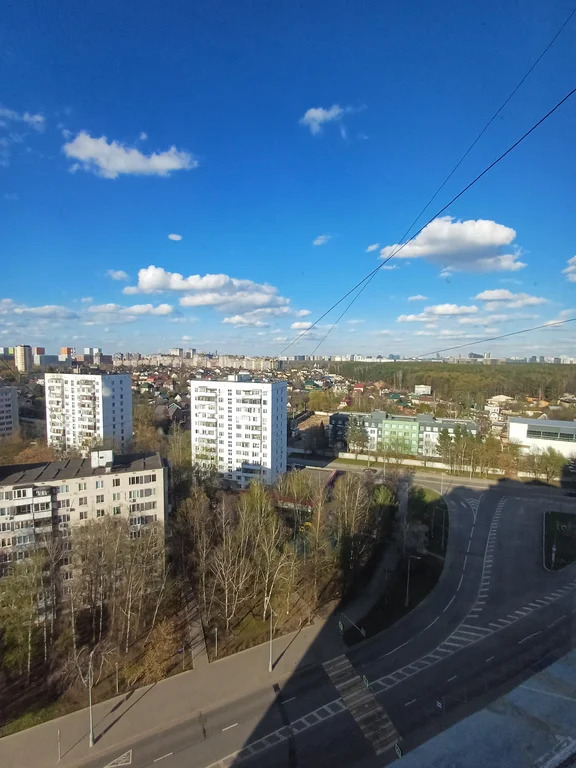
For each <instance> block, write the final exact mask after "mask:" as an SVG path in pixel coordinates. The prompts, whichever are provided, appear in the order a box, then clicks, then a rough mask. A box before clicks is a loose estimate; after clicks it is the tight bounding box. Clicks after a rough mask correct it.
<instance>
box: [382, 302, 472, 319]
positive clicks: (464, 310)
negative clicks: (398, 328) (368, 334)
mask: <svg viewBox="0 0 576 768" xmlns="http://www.w3.org/2000/svg"><path fill="white" fill-rule="evenodd" d="M476 312H478V307H476V306H474V305H472V306H466V305H463V306H459V305H458V304H435V305H433V306H431V307H426V308H425V309H424V311H423V312H420V313H419V314H417V315H400V316H399V317H397V318H396V322H397V323H430V322H436V320H437V319H438V318H439V317H459V316H460V315H473V314H476Z"/></svg>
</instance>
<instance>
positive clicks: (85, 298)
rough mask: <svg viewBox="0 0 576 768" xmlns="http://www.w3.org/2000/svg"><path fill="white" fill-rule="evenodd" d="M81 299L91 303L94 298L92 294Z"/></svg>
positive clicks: (85, 302)
mask: <svg viewBox="0 0 576 768" xmlns="http://www.w3.org/2000/svg"><path fill="white" fill-rule="evenodd" d="M80 301H81V302H82V304H91V303H92V301H93V299H92V296H84V298H83V299H80Z"/></svg>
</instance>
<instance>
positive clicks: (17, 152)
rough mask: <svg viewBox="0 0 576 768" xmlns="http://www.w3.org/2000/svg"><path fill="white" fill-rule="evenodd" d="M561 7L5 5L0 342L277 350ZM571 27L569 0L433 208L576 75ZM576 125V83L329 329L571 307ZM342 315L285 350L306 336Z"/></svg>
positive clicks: (339, 337) (496, 349)
mask: <svg viewBox="0 0 576 768" xmlns="http://www.w3.org/2000/svg"><path fill="white" fill-rule="evenodd" d="M570 10H571V3H570V1H569V0H551V2H547V3H542V2H540V0H527V2H524V3H523V4H522V7H521V8H520V7H519V5H518V3H517V2H512V0H503V2H495V1H494V0H487V1H486V2H483V3H474V4H472V3H455V2H447V0H439V1H438V2H435V3H415V4H414V3H406V2H400V1H398V2H381V0H378V1H376V0H374V1H372V0H364V1H363V2H361V3H352V2H341V1H340V0H330V2H327V1H326V2H324V1H323V0H321V1H319V2H316V3H298V4H297V3H293V2H289V1H287V0H286V1H285V0H277V1H276V2H273V3H270V2H264V0H260V1H259V2H256V1H253V2H248V1H246V2H244V1H242V0H240V1H238V2H231V1H230V0H227V1H226V2H223V1H222V2H218V0H210V2H196V3H188V2H170V3H159V2H151V3H146V4H143V3H138V4H137V3H134V2H131V0H127V2H125V3H121V4H118V3H111V2H108V0H99V2H94V1H93V0H86V1H85V2H83V3H82V4H80V5H78V3H72V2H70V1H69V0H68V1H65V2H62V3H59V4H58V5H57V6H56V5H54V4H51V3H47V4H42V5H41V6H38V4H36V3H31V2H29V0H23V1H22V2H21V3H16V4H12V6H11V8H10V9H9V12H8V19H4V21H3V25H2V29H0V44H1V46H2V50H3V78H2V80H3V82H2V89H1V91H0V104H1V107H0V220H1V222H2V224H1V226H0V252H1V253H2V255H3V258H2V263H3V268H2V282H1V288H2V290H1V292H0V298H2V299H3V300H2V302H1V303H0V344H4V345H12V344H17V343H30V344H32V345H44V346H46V347H47V348H48V349H49V350H50V351H55V350H56V349H57V348H58V347H60V346H61V345H75V346H76V347H83V346H92V345H98V346H102V347H104V349H105V351H107V352H114V351H127V350H138V351H141V352H147V351H155V350H158V349H167V348H169V347H172V346H184V347H196V348H199V349H209V350H214V349H218V350H219V351H222V352H231V353H232V352H241V353H253V354H276V353H278V352H280V351H281V349H282V348H283V347H285V346H286V343H287V340H291V339H293V338H295V336H297V335H298V334H299V333H300V331H301V330H302V329H304V328H305V327H306V324H307V323H310V322H312V321H313V320H315V319H316V318H317V317H318V316H319V315H320V314H322V313H323V312H324V310H325V309H327V308H328V307H329V306H330V305H331V304H332V303H333V302H334V301H335V300H336V299H337V298H338V297H340V296H341V295H342V294H343V293H345V292H346V291H347V290H348V289H349V288H350V287H351V285H353V284H354V283H355V282H356V281H357V280H358V279H360V278H361V277H362V276H363V275H364V274H365V273H367V272H368V271H370V270H371V269H372V268H373V267H374V266H376V265H377V264H378V263H379V259H380V258H381V252H382V249H384V251H383V253H384V254H385V255H386V254H388V253H390V250H389V247H390V246H392V245H394V244H396V243H398V241H399V238H400V237H401V236H402V234H403V233H404V231H405V230H406V228H407V226H408V225H409V224H410V222H411V221H412V220H413V219H414V217H415V216H416V214H417V213H418V212H419V211H420V210H421V208H422V207H423V205H424V204H425V202H426V201H427V200H428V198H429V197H430V195H431V194H432V192H433V191H434V190H435V189H436V187H437V186H438V184H439V183H440V182H441V181H442V179H443V178H444V177H445V176H446V174H447V173H448V171H449V170H450V169H451V168H452V167H453V165H454V163H455V162H456V160H457V159H458V158H459V156H460V155H461V154H462V152H463V151H464V150H465V149H466V148H467V147H468V145H469V144H470V143H471V141H472V139H473V138H474V137H475V135H476V134H477V133H478V131H479V130H480V128H481V127H482V126H483V124H484V123H485V122H486V120H487V118H488V117H489V116H490V115H491V114H492V113H493V112H494V111H495V110H496V109H497V107H498V106H499V105H500V104H501V102H502V101H503V100H504V98H505V97H506V96H507V95H508V93H509V92H510V91H511V90H512V88H513V87H514V86H515V85H516V83H517V82H518V81H519V79H520V78H521V77H522V75H523V74H524V73H525V71H526V70H527V69H528V67H529V66H530V65H531V63H532V62H533V61H534V59H535V58H536V57H537V56H538V55H539V54H540V52H541V51H542V49H543V48H544V47H545V45H546V44H547V43H548V42H549V40H550V39H551V38H552V36H553V35H554V34H555V32H556V30H557V29H558V27H559V26H560V24H561V23H562V22H563V21H564V19H565V18H566V17H567V16H568V13H569V12H570ZM575 38H576V17H575V18H573V19H572V21H571V23H570V25H569V26H568V27H567V28H566V29H565V30H564V32H563V34H562V35H561V37H560V38H559V39H558V41H557V42H556V44H555V45H554V47H553V48H552V49H551V51H550V52H549V53H548V54H547V55H546V57H545V58H544V59H543V60H542V61H541V62H540V64H539V65H538V67H537V68H536V70H535V71H534V72H533V73H532V75H531V76H530V77H529V79H528V80H527V81H526V83H525V84H524V85H523V86H522V88H521V90H520V91H519V92H518V93H517V94H516V96H515V97H514V99H513V100H512V101H511V102H510V104H509V105H508V106H507V107H506V109H505V110H504V111H503V113H502V114H501V115H500V116H499V117H498V119H497V120H496V121H495V122H494V123H493V125H492V126H491V127H490V128H489V130H488V131H487V133H486V134H485V136H484V137H483V138H482V140H481V141H480V143H479V144H478V145H477V146H476V148H475V149H474V150H473V152H472V153H471V154H470V155H469V157H468V158H467V159H466V160H465V162H464V163H463V164H462V166H461V167H460V168H459V170H458V171H457V173H456V174H455V175H454V177H453V178H452V179H451V180H450V182H449V183H448V184H447V186H446V187H445V189H444V190H443V191H442V192H441V193H440V195H439V196H438V198H437V200H436V201H435V203H434V204H433V205H432V206H431V208H430V210H429V211H428V212H427V214H428V215H427V216H426V217H424V218H423V219H421V220H420V222H419V223H420V224H423V223H425V221H426V219H427V218H429V217H431V216H432V215H433V214H434V213H435V211H436V210H438V209H439V208H441V207H442V206H443V205H444V204H445V203H446V202H447V201H448V200H449V199H450V198H451V197H452V196H453V195H454V194H455V193H456V192H457V191H458V190H459V189H460V188H461V187H463V186H464V185H465V184H466V183H468V181H469V180H470V179H471V178H473V177H474V176H475V175H476V174H477V173H478V172H479V171H480V170H482V169H483V168H484V166H485V165H487V164H488V163H489V162H491V161H492V160H493V159H494V158H495V157H497V156H498V154H500V152H502V151H503V150H504V149H505V148H506V147H507V146H508V145H509V144H511V143H512V142H513V141H515V140H516V138H518V137H519V136H520V135H521V134H522V133H524V131H525V130H526V129H527V128H529V127H530V126H531V125H532V124H533V123H534V122H535V121H536V120H537V119H539V118H540V117H541V116H542V115H543V114H544V113H545V112H546V111H548V109H549V108H550V107H551V106H553V105H554V104H555V103H556V101H558V100H559V99H560V98H562V97H563V96H564V95H565V94H566V93H567V92H568V91H569V90H570V89H571V88H573V87H574V85H575V83H576V45H575ZM575 122H576V97H574V98H573V99H572V100H571V101H569V102H568V103H567V104H566V105H565V106H564V107H562V108H561V110H559V111H558V112H557V113H556V114H555V115H554V116H553V117H552V118H551V119H550V120H549V121H548V122H547V123H546V124H544V125H543V126H542V127H541V128H540V129H539V130H538V131H537V132H536V133H535V134H534V135H532V136H531V137H530V138H529V139H528V140H527V141H526V142H525V143H524V144H523V145H522V146H521V147H520V148H519V149H518V150H516V151H515V152H514V153H513V154H512V155H511V156H509V157H508V158H507V159H506V160H504V161H503V162H502V163H501V164H500V166H498V167H497V168H496V169H495V170H494V171H493V172H492V173H490V175H489V176H488V177H486V178H485V179H483V180H482V181H481V182H480V183H479V184H478V185H477V186H476V187H475V188H474V189H473V190H471V191H470V192H468V193H467V194H466V195H465V196H464V197H463V198H462V199H460V200H459V201H457V203H455V204H454V205H453V206H452V207H451V208H449V209H448V211H446V212H445V214H443V218H442V220H436V221H434V223H433V224H431V225H430V227H428V228H427V229H426V230H425V231H424V232H423V233H422V235H421V236H420V237H419V238H417V239H416V240H415V241H414V242H413V243H411V244H410V245H409V246H407V247H406V248H405V249H404V251H403V252H402V254H400V255H401V256H402V258H394V259H393V260H392V261H391V262H389V263H388V264H387V265H386V266H388V267H394V268H393V269H383V270H381V271H380V273H379V274H378V276H377V277H376V278H375V279H374V280H373V282H372V283H371V284H370V286H369V287H368V288H367V289H366V291H365V292H364V293H363V294H362V296H361V297H360V299H359V300H358V301H357V303H356V304H355V305H354V306H353V307H352V308H351V309H350V311H349V312H348V314H347V315H346V316H345V317H344V318H343V319H342V320H341V321H340V322H339V324H338V327H337V328H335V329H334V330H333V331H332V333H331V334H330V336H329V337H328V339H327V340H326V342H325V343H324V344H323V346H322V347H321V348H320V350H319V351H320V352H324V353H326V354H331V353H338V352H343V353H345V352H359V353H366V354H387V353H390V352H395V353H398V354H420V353H425V352H428V351H432V350H435V349H439V348H441V347H444V346H450V345H452V344H458V343H465V342H466V341H469V340H472V339H478V338H481V337H482V336H483V335H485V336H489V335H495V334H496V333H506V332H509V331H512V330H516V329H519V328H523V327H529V326H531V325H537V324H539V323H544V322H547V321H550V320H554V319H557V318H561V317H573V316H576V298H575V295H574V294H575V292H576V259H575V258H574V257H575V254H576V243H575V238H574V222H575V221H576V216H575V214H576V211H575V202H574V201H575V200H576V195H575V192H576V154H575V153H574V135H575V133H574V127H575ZM169 235H176V236H178V238H179V239H176V238H172V239H170V237H169ZM369 246H374V247H373V248H372V250H368V249H369ZM570 259H573V261H572V262H570V261H569V260H570ZM563 270H568V271H563ZM414 297H421V298H414ZM338 314H339V312H338V311H336V312H334V313H333V314H332V315H330V316H328V317H327V318H326V319H325V320H323V321H322V322H321V324H320V328H319V329H318V330H316V329H315V330H314V331H312V332H311V333H309V334H307V335H304V336H303V337H302V338H300V339H299V340H298V342H297V343H296V344H295V345H293V346H292V347H291V350H290V351H291V352H298V353H307V352H308V353H309V352H312V350H313V349H314V348H315V347H316V345H317V343H318V339H319V338H321V337H322V336H323V335H324V333H325V331H326V329H327V328H328V327H329V326H330V324H331V323H334V322H335V321H336V318H337V317H338ZM573 339H574V328H573V327H572V326H570V325H567V326H564V327H563V328H555V329H550V330H547V331H542V332H535V333H533V334H530V335H528V336H525V337H524V336H520V337H517V338H513V339H511V340H510V341H509V342H507V343H505V342H498V343H497V342H491V343H489V344H487V345H486V347H485V348H486V349H489V350H491V351H492V352H493V353H502V352H506V353H508V354H521V355H525V354H529V355H532V354H552V353H555V354H571V355H573V354H574V344H573ZM470 350H474V351H484V347H483V346H482V345H479V346H474V347H470ZM468 351H469V350H468V349H464V350H463V354H466V353H467V352H468Z"/></svg>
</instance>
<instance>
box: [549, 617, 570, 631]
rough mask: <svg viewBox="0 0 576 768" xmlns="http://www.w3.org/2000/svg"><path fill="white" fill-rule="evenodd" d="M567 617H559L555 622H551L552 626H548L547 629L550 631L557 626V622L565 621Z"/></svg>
mask: <svg viewBox="0 0 576 768" xmlns="http://www.w3.org/2000/svg"><path fill="white" fill-rule="evenodd" d="M567 618H568V616H559V617H558V618H557V619H556V621H553V622H552V624H548V629H552V627H555V626H556V624H558V622H559V621H562V619H567Z"/></svg>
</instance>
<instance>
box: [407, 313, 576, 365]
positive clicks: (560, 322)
mask: <svg viewBox="0 0 576 768" xmlns="http://www.w3.org/2000/svg"><path fill="white" fill-rule="evenodd" d="M574 322H576V317H569V318H568V319H567V320H554V321H552V322H549V323H542V325H535V326H534V327H533V328H523V329H522V330H521V331H510V333H501V334H499V335H498V336H489V337H484V338H482V339H477V340H476V341H467V342H466V343H465V344H455V345H454V346H452V347H444V349H436V350H434V352H424V354H422V355H416V359H417V360H418V359H419V358H421V357H429V355H439V354H440V353H441V352H451V351H452V350H454V349H462V348H463V347H472V346H474V345H475V344H484V343H485V342H487V341H497V340H498V339H507V338H509V337H510V336H518V335H519V334H520V333H530V332H531V331H539V330H541V329H542V328H553V327H554V326H557V325H564V324H565V323H574Z"/></svg>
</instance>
